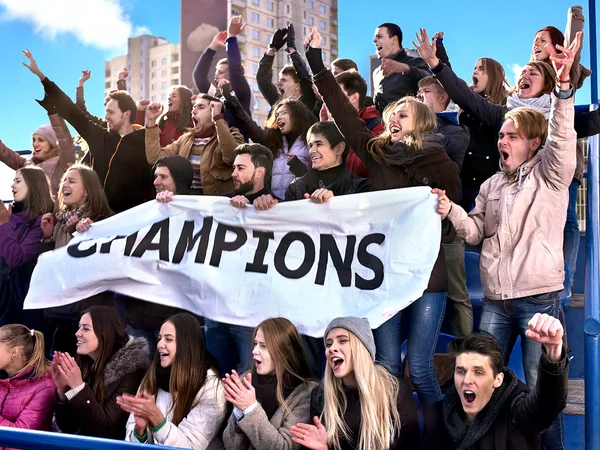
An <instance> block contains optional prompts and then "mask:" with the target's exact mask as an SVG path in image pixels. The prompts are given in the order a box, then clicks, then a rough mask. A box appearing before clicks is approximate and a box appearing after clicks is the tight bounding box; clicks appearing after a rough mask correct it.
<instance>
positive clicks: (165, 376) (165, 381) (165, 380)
mask: <svg viewBox="0 0 600 450" xmlns="http://www.w3.org/2000/svg"><path fill="white" fill-rule="evenodd" d="M171 367H173V366H169V367H163V366H161V365H160V364H159V365H158V366H156V385H157V386H158V388H159V389H162V390H163V391H165V392H169V385H170V382H171Z"/></svg>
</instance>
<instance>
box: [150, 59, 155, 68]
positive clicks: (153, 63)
mask: <svg viewBox="0 0 600 450" xmlns="http://www.w3.org/2000/svg"><path fill="white" fill-rule="evenodd" d="M151 66H152V67H156V60H155V59H153V60H152V64H151Z"/></svg>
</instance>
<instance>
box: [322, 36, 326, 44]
mask: <svg viewBox="0 0 600 450" xmlns="http://www.w3.org/2000/svg"><path fill="white" fill-rule="evenodd" d="M326 44H327V36H322V41H321V45H326Z"/></svg>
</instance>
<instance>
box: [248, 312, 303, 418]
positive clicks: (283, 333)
mask: <svg viewBox="0 0 600 450" xmlns="http://www.w3.org/2000/svg"><path fill="white" fill-rule="evenodd" d="M259 329H260V330H262V333H263V336H264V337H265V344H266V345H267V350H268V352H269V355H270V356H271V361H273V364H274V365H275V375H276V376H277V391H276V392H277V401H278V402H279V404H280V405H282V406H283V407H284V408H285V410H286V411H287V412H288V413H289V412H290V410H289V408H288V405H287V403H286V402H285V398H284V396H283V389H284V386H283V381H284V374H285V373H288V374H290V375H292V376H293V377H295V378H298V379H300V380H302V382H304V383H308V381H309V380H310V379H311V378H312V374H311V373H310V370H309V368H308V367H309V365H308V359H307V357H306V353H305V351H304V346H303V345H302V338H301V337H300V333H299V332H298V329H297V328H296V327H295V326H294V324H293V323H292V322H290V321H289V320H288V319H286V318H284V317H273V318H270V319H266V320H263V321H262V322H261V323H259V324H258V326H257V327H256V328H255V329H254V333H253V334H252V341H253V342H254V340H255V339H256V333H257V332H258V330H259ZM252 373H253V374H255V373H256V363H253V364H252Z"/></svg>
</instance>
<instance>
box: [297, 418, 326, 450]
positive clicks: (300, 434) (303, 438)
mask: <svg viewBox="0 0 600 450" xmlns="http://www.w3.org/2000/svg"><path fill="white" fill-rule="evenodd" d="M313 423H314V425H310V424H307V423H298V424H296V425H292V427H291V428H290V433H291V435H292V441H294V442H295V443H296V444H300V445H302V446H304V447H306V448H310V449H312V450H327V449H328V447H327V431H326V430H325V427H324V426H323V425H322V424H321V421H320V420H319V418H318V417H316V416H315V417H313Z"/></svg>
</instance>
